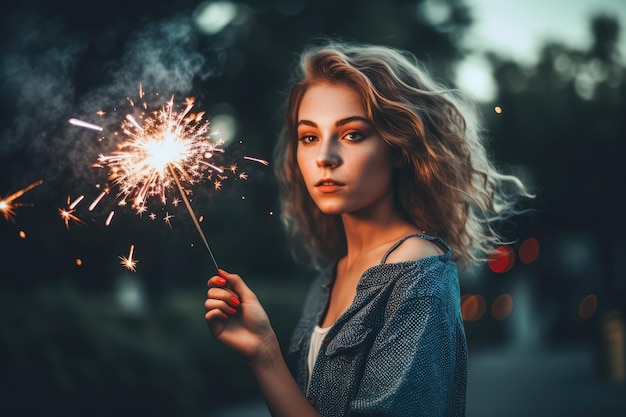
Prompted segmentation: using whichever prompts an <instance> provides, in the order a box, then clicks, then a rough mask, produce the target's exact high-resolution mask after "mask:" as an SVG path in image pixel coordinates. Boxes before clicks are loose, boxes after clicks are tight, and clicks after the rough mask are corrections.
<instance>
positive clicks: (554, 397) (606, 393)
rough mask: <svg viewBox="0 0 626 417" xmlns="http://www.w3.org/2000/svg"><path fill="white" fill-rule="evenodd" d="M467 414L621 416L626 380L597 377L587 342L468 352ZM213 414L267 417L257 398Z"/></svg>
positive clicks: (491, 416)
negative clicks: (612, 380) (600, 378)
mask: <svg viewBox="0 0 626 417" xmlns="http://www.w3.org/2000/svg"><path fill="white" fill-rule="evenodd" d="M467 395H468V397H467V417H528V416H533V417H560V416H564V417H577V416H580V417H624V416H626V383H610V382H606V381H601V380H599V379H598V378H597V377H596V376H595V372H594V358H593V354H592V351H591V349H589V348H588V347H587V346H565V347H559V348H549V349H548V348H543V349H539V348H519V347H518V348H507V349H503V348H497V349H496V348H492V349H483V350H480V351H474V352H472V351H470V361H469V379H468V391H467ZM214 415H215V417H269V415H270V414H269V413H268V411H267V409H266V408H265V405H264V404H263V402H262V401H261V400H259V401H258V402H254V403H250V404H240V405H237V406H233V407H228V408H224V409H221V410H217V411H216V412H215V413H214Z"/></svg>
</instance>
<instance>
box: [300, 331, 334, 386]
mask: <svg viewBox="0 0 626 417" xmlns="http://www.w3.org/2000/svg"><path fill="white" fill-rule="evenodd" d="M331 327H332V326H329V327H323V328H322V327H320V326H318V325H315V327H314V328H313V333H311V344H310V346H309V356H308V358H307V365H308V368H309V378H308V382H307V384H306V392H307V393H308V392H309V385H311V375H312V374H313V367H314V366H315V360H316V359H317V355H318V354H319V352H320V348H321V347H322V342H323V341H324V338H325V337H326V334H327V333H328V331H329V330H330V328H331Z"/></svg>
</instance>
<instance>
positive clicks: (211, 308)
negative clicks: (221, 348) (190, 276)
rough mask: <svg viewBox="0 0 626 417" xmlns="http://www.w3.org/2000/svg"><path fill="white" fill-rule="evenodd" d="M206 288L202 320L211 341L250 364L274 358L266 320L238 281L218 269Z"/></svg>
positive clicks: (253, 297) (273, 337)
mask: <svg viewBox="0 0 626 417" xmlns="http://www.w3.org/2000/svg"><path fill="white" fill-rule="evenodd" d="M208 286H209V290H208V291H207V300H206V301H205V303H204V308H205V310H206V314H205V316H204V317H205V319H206V321H207V323H208V325H209V329H210V330H211V334H212V335H213V337H215V338H216V339H217V340H218V341H220V342H221V343H223V344H224V345H226V346H228V347H229V348H231V349H233V350H235V351H237V352H239V353H241V354H242V355H243V356H245V357H246V359H247V360H248V361H250V362H258V361H264V360H267V359H268V357H267V356H268V355H272V354H274V353H275V352H276V350H277V349H276V348H277V346H278V341H277V339H276V335H275V334H274V330H273V329H272V326H271V324H270V321H269V318H268V317H267V314H266V313H265V310H264V309H263V307H262V306H261V304H260V303H259V300H258V299H257V297H256V295H255V294H254V293H253V292H252V291H251V290H250V288H248V286H247V285H246V284H245V283H244V282H243V280H242V279H241V277H240V276H239V275H237V274H230V273H228V272H226V271H223V270H221V269H220V270H218V275H217V276H213V277H211V278H210V279H209V281H208ZM278 350H279V351H280V349H278Z"/></svg>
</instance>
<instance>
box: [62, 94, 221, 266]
mask: <svg viewBox="0 0 626 417" xmlns="http://www.w3.org/2000/svg"><path fill="white" fill-rule="evenodd" d="M140 95H141V96H143V91H142V90H141V87H140ZM129 102H130V103H131V105H133V106H134V103H133V102H132V101H130V99H129ZM193 105H194V99H193V98H188V99H186V100H185V107H184V109H183V110H182V111H180V112H178V111H176V109H175V108H174V97H173V96H172V98H171V99H170V100H169V101H168V102H167V103H166V104H165V105H164V106H163V107H161V108H160V109H158V110H156V111H154V112H151V113H149V112H142V113H140V114H139V115H137V117H135V115H132V114H127V115H126V117H125V118H124V120H123V121H122V123H121V131H122V132H123V134H124V140H123V141H122V143H121V144H120V145H119V146H118V148H117V150H115V151H113V152H111V153H110V154H109V155H104V154H100V155H99V156H98V163H99V166H107V167H108V168H109V179H110V180H111V182H112V184H113V185H115V186H116V187H117V188H118V189H119V191H118V193H117V197H118V198H120V200H121V201H120V203H119V204H120V205H125V204H126V202H127V201H128V202H130V204H131V207H132V208H133V209H134V210H135V211H136V213H137V214H142V213H145V212H146V211H147V205H146V204H147V200H148V199H149V198H151V197H158V198H159V199H160V200H161V202H162V203H164V204H165V203H166V201H167V198H166V190H168V189H169V188H171V187H172V186H173V185H176V187H177V188H178V191H179V192H180V196H181V198H182V201H183V203H184V204H185V206H186V208H187V210H188V211H189V214H190V216H191V219H192V220H193V223H194V225H195V227H196V229H197V230H198V233H199V234H200V237H201V238H202V241H203V243H204V245H205V246H206V248H207V250H208V251H209V254H210V255H211V259H212V260H213V263H214V264H215V268H216V269H217V268H218V266H217V262H216V260H215V257H214V256H213V252H212V251H211V248H210V246H209V244H208V242H207V240H206V237H205V235H204V233H203V231H202V229H201V227H200V224H199V222H198V220H197V218H196V215H195V213H194V211H193V209H192V208H191V204H190V203H189V199H188V198H187V193H186V191H185V189H184V188H183V185H182V183H181V180H182V181H184V182H186V183H188V184H190V185H191V184H195V183H197V182H200V181H202V180H203V179H207V178H210V176H211V174H212V172H213V171H217V172H218V173H223V172H224V168H223V167H220V166H218V165H216V164H215V163H213V161H212V157H213V155H214V154H215V153H221V152H223V149H222V148H221V147H220V146H221V145H222V142H221V141H218V142H212V141H210V140H209V136H210V129H209V121H208V120H204V121H203V120H202V119H203V116H204V112H200V113H198V114H194V113H191V109H192V108H193ZM145 107H147V106H144V108H145ZM70 120H71V121H72V120H73V122H72V124H74V125H77V126H82V127H87V128H90V129H94V128H97V127H98V126H95V125H91V126H90V125H89V124H88V123H86V122H82V123H79V122H81V121H78V120H77V119H70ZM96 130H97V129H96ZM107 192H108V190H107V191H103V192H102V193H101V194H100V195H99V196H98V197H97V198H96V200H94V202H93V203H92V204H91V206H90V207H89V209H90V210H93V209H94V208H95V206H96V205H97V204H98V203H99V202H100V200H101V199H102V197H103V196H104V195H105V194H106V193H107ZM174 201H176V204H178V201H179V200H178V199H176V200H174ZM70 214H71V213H70ZM171 217H172V216H166V218H165V219H164V220H165V221H166V223H168V224H169V219H170V218H171ZM110 218H111V215H109V218H108V220H107V223H108V222H110Z"/></svg>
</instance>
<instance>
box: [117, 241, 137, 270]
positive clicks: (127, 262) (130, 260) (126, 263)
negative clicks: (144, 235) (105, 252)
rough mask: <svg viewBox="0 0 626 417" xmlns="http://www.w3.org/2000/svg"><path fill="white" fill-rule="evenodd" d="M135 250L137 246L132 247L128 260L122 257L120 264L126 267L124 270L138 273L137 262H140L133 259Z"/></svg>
mask: <svg viewBox="0 0 626 417" xmlns="http://www.w3.org/2000/svg"><path fill="white" fill-rule="evenodd" d="M134 250H135V245H130V251H129V252H128V258H127V257H125V256H120V257H119V258H120V261H121V262H120V263H121V264H122V265H123V266H124V268H126V269H128V270H129V271H133V272H135V271H136V267H137V262H139V261H138V260H136V259H133V251H134Z"/></svg>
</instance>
